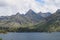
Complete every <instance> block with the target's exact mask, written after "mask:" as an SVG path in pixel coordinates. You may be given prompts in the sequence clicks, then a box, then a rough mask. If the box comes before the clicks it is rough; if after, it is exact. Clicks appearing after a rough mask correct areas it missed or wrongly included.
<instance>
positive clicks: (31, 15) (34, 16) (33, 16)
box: [25, 9, 43, 23]
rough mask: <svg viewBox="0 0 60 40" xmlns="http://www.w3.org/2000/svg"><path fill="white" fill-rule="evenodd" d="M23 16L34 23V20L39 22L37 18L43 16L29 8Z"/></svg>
mask: <svg viewBox="0 0 60 40" xmlns="http://www.w3.org/2000/svg"><path fill="white" fill-rule="evenodd" d="M25 17H26V18H27V19H29V20H30V21H32V22H34V23H35V22H39V20H40V19H42V18H43V17H42V16H40V15H38V14H36V13H35V12H34V11H33V10H31V9H30V10H29V11H28V12H27V13H26V14H25Z"/></svg>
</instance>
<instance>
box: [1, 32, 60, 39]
mask: <svg viewBox="0 0 60 40" xmlns="http://www.w3.org/2000/svg"><path fill="white" fill-rule="evenodd" d="M0 38H2V39H3V40H60V32H53V33H7V34H0Z"/></svg>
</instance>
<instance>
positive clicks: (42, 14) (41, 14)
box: [38, 12, 51, 18]
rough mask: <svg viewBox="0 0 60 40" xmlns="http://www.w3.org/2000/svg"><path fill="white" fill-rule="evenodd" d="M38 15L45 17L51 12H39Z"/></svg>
mask: <svg viewBox="0 0 60 40" xmlns="http://www.w3.org/2000/svg"><path fill="white" fill-rule="evenodd" d="M38 15H40V16H42V17H44V18H46V17H49V16H51V13H50V12H47V13H41V12H39V13H38Z"/></svg>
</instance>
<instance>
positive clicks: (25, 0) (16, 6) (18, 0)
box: [0, 0, 60, 16]
mask: <svg viewBox="0 0 60 40" xmlns="http://www.w3.org/2000/svg"><path fill="white" fill-rule="evenodd" d="M29 9H32V10H34V11H35V12H37V13H38V12H40V11H41V12H51V13H54V12H55V11H56V10H57V9H60V0H0V16H1V15H12V14H16V13H17V12H20V13H21V14H25V13H26V12H27V11H28V10H29Z"/></svg>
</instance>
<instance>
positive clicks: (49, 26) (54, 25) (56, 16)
mask: <svg viewBox="0 0 60 40" xmlns="http://www.w3.org/2000/svg"><path fill="white" fill-rule="evenodd" d="M0 27H9V28H20V27H22V28H26V27H28V28H29V29H35V31H36V30H37V31H60V9H58V10H57V11H56V12H55V13H50V12H47V13H42V12H39V13H35V12H34V11H33V10H31V9H30V10H29V11H28V12H27V13H26V14H20V13H19V12H17V13H16V14H15V15H11V16H0Z"/></svg>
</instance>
